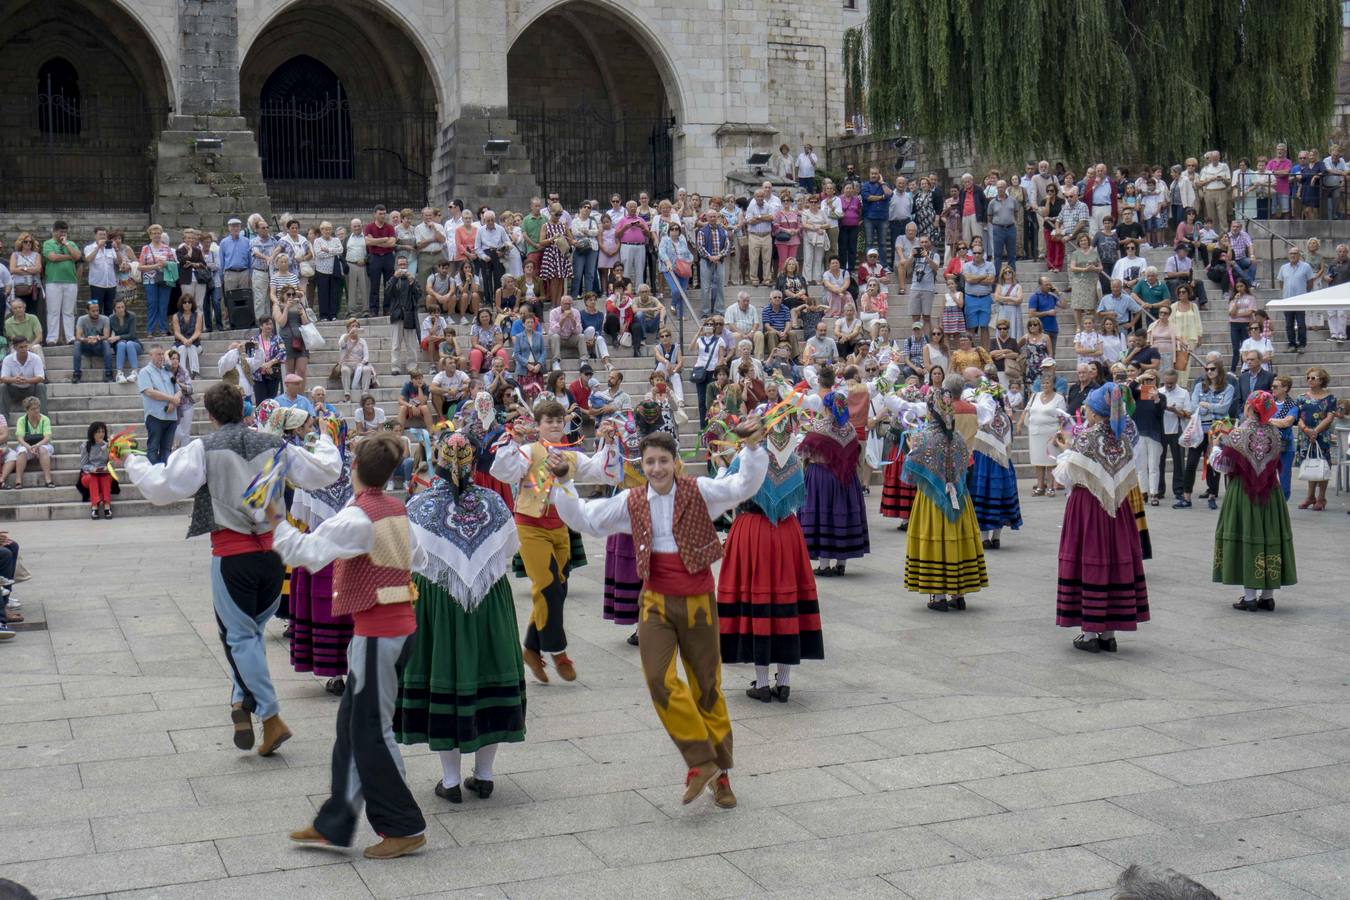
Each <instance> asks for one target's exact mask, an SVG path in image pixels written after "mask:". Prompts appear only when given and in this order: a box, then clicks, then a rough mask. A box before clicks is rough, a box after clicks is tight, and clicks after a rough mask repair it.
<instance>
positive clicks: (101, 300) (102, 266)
mask: <svg viewBox="0 0 1350 900" xmlns="http://www.w3.org/2000/svg"><path fill="white" fill-rule="evenodd" d="M83 258H84V261H85V264H86V265H88V267H89V269H88V278H89V296H90V297H92V298H93V299H95V300H97V301H98V304H99V309H100V311H102V313H103V315H105V316H110V315H112V311H113V302H114V301H116V299H117V281H118V275H119V273H121V272H125V271H126V270H127V269H128V268H130V263H131V261H130V259H128V258H127V251H126V248H124V247H123V246H122V233H121V232H120V231H119V232H116V233H115V234H113V235H109V233H108V229H106V228H102V227H99V228H95V229H94V239H93V241H91V242H90V243H88V244H86V245H85V247H84V253H83Z"/></svg>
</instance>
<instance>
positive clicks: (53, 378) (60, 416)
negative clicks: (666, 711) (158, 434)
mask: <svg viewBox="0 0 1350 900" xmlns="http://www.w3.org/2000/svg"><path fill="white" fill-rule="evenodd" d="M1145 255H1146V258H1147V259H1148V260H1149V262H1150V263H1151V264H1153V265H1157V266H1158V267H1159V268H1161V267H1162V265H1163V263H1164V262H1165V260H1166V256H1167V251H1147V252H1146V254H1145ZM1269 271H1270V270H1269V268H1268V266H1265V265H1263V266H1262V269H1261V272H1260V274H1261V279H1262V280H1261V285H1262V287H1261V288H1260V289H1258V292H1257V293H1258V296H1261V297H1263V298H1265V297H1269V296H1271V295H1272V294H1273V290H1272V289H1271V285H1270V279H1269ZM1043 274H1046V272H1045V265H1044V263H1043V262H1035V261H1028V260H1024V261H1022V262H1021V263H1019V264H1018V277H1019V280H1020V281H1021V283H1022V285H1023V289H1024V292H1025V293H1027V294H1028V295H1029V294H1030V292H1031V291H1033V290H1035V288H1036V282H1037V279H1038V278H1039V277H1040V276H1041V275H1043ZM1049 274H1050V277H1051V279H1052V280H1053V281H1054V282H1055V284H1056V285H1058V286H1059V287H1060V288H1061V289H1064V290H1066V291H1067V287H1068V278H1067V276H1066V275H1064V274H1062V273H1061V274H1057V273H1049ZM738 290H740V288H737V287H728V290H727V295H728V297H734V296H735V293H736V291H738ZM746 290H748V291H750V293H751V298H752V302H754V303H756V304H758V305H763V304H766V303H767V302H768V290H767V289H765V288H746ZM694 293H695V296H694V300H695V306H696V307H700V308H701V305H702V304H701V301H700V298H698V296H697V292H694ZM906 299H907V298H905V297H901V296H899V295H896V294H892V296H891V302H890V307H891V312H890V315H889V317H888V318H889V321H890V323H891V330H892V334H894V335H898V336H904V335H906V334H908V332H909V316H908V314H907V313H906V312H905V308H906V303H905V301H906ZM1202 318H1203V321H1204V327H1205V334H1206V340H1205V344H1206V346H1209V347H1214V348H1217V349H1220V350H1221V351H1223V353H1224V356H1225V359H1227V357H1228V355H1229V343H1228V325H1227V316H1226V306H1225V305H1224V304H1223V303H1220V302H1217V301H1215V302H1211V304H1210V308H1209V309H1208V310H1206V311H1205V312H1203V313H1202ZM1071 324H1072V318H1071V316H1062V317H1061V329H1062V330H1061V340H1060V341H1059V348H1058V353H1057V355H1056V359H1057V361H1058V363H1059V371H1060V373H1061V374H1062V375H1064V376H1065V377H1067V378H1069V379H1070V380H1072V373H1073V369H1074V362H1075V355H1074V353H1073V349H1072V346H1071V343H1072V341H1071V339H1069V338H1070V335H1069V334H1068V331H1067V330H1065V329H1066V326H1067V328H1071ZM695 327H696V325H695V323H694V322H693V320H692V319H686V320H685V335H686V343H687V342H688V341H689V340H692V337H693V334H694V328H695ZM320 329H321V331H322V332H323V333H324V335H325V338H326V339H327V340H328V345H327V346H326V347H325V348H324V349H323V350H318V351H315V352H313V353H312V354H311V356H310V365H309V372H310V377H309V386H311V387H312V386H313V385H316V384H327V385H328V388H329V389H328V398H329V401H330V402H332V403H334V404H335V405H336V406H337V407H338V408H339V410H340V411H341V412H342V413H343V414H344V415H352V414H353V413H354V409H355V403H354V402H353V403H342V402H340V401H341V388H340V386H338V385H337V384H336V383H332V382H329V381H328V375H329V372H330V370H331V369H332V368H333V366H334V364H335V363H336V361H337V340H338V338H339V337H340V336H341V333H342V327H341V325H340V324H339V323H325V324H323V325H321V326H320ZM387 329H388V325H387V320H385V319H371V320H367V321H366V329H365V337H366V340H367V342H368V343H369V345H370V351H371V356H372V361H373V363H374V365H375V367H376V371H377V372H379V373H380V374H381V375H382V376H383V377H382V378H381V385H382V386H381V387H378V388H375V389H373V390H372V391H371V394H372V395H373V396H374V397H375V399H376V403H377V404H378V405H379V406H381V407H382V408H383V409H384V410H385V411H386V413H389V414H391V415H392V414H393V413H394V411H395V409H396V407H397V397H398V390H399V388H400V387H401V386H402V383H403V381H404V379H403V378H402V377H395V376H391V375H390V374H389V373H390V354H389V347H390V345H389V340H388V337H387ZM1275 331H1276V337H1277V338H1283V336H1284V331H1283V321H1282V320H1280V319H1278V318H1277V321H1276V323H1275ZM245 337H247V334H246V333H245V332H216V333H213V334H211V335H208V336H207V339H206V340H204V341H203V342H202V369H203V371H202V377H201V378H199V379H198V380H197V381H196V383H195V385H194V392H195V396H196V400H197V402H196V413H195V419H194V422H193V434H197V435H200V434H204V433H206V432H207V431H208V430H209V429H210V427H211V426H210V423H209V422H208V421H207V417H206V414H205V412H204V411H203V410H202V408H201V397H202V396H203V395H204V394H205V392H206V389H207V388H208V387H210V386H211V385H212V384H214V383H216V381H217V380H218V376H217V372H216V360H217V359H219V357H220V355H221V354H222V353H223V352H224V351H225V349H226V347H227V345H228V344H229V342H231V341H236V340H243V339H244V338H245ZM460 343H461V347H462V348H463V346H464V344H465V339H464V338H460ZM1276 346H1277V351H1276V357H1275V360H1276V368H1277V370H1278V371H1281V372H1286V373H1292V374H1293V375H1294V376H1295V390H1296V391H1301V390H1302V388H1303V378H1302V375H1303V372H1304V370H1305V369H1306V368H1308V367H1309V366H1314V365H1317V366H1322V367H1324V368H1326V369H1327V370H1328V371H1329V372H1330V373H1331V376H1332V390H1333V392H1335V393H1337V395H1338V396H1339V395H1341V394H1345V393H1346V392H1347V391H1350V344H1347V345H1336V344H1332V343H1331V342H1329V341H1328V340H1327V333H1326V332H1325V331H1313V332H1311V334H1310V340H1309V346H1308V349H1307V352H1305V353H1303V354H1300V355H1298V356H1297V357H1295V356H1293V355H1292V354H1289V353H1287V352H1285V351H1283V350H1282V349H1279V348H1280V346H1281V344H1280V341H1279V340H1276ZM611 353H612V357H611V359H612V361H613V363H614V365H615V367H616V368H617V369H619V370H620V371H621V372H623V373H624V383H625V385H626V386H627V387H628V389H629V392H630V393H632V394H633V395H635V396H638V395H640V394H641V393H643V392H644V391H645V386H646V378H647V375H648V373H649V372H650V371H651V368H652V362H651V359H650V355H649V354H644V355H643V356H641V357H636V358H635V357H634V356H633V355H632V351H631V350H629V349H627V348H621V347H615V348H613V349H612V351H611ZM46 360H47V374H48V378H49V380H50V383H49V385H48V397H49V414H50V416H51V419H52V430H53V440H54V443H55V444H56V450H57V455H56V457H55V459H54V462H55V465H54V467H53V478H54V480H55V481H56V483H57V485H58V486H57V487H55V488H46V487H41V486H38V487H34V486H32V485H34V484H40V483H41V480H40V470H39V469H37V467H36V466H33V467H30V468H29V472H28V474H27V475H26V484H27V485H28V486H26V487H24V488H22V489H19V490H13V489H11V490H8V491H4V492H3V493H0V521H5V520H32V519H56V518H83V517H85V516H87V515H88V510H87V508H86V506H85V504H84V503H83V502H81V501H80V498H79V494H78V493H77V490H76V487H75V484H76V481H77V478H78V471H77V469H78V463H79V453H80V446H81V443H82V442H83V441H84V439H85V433H86V430H87V428H88V425H89V423H90V422H93V421H96V420H97V421H104V422H106V423H107V424H108V426H109V428H110V430H111V431H113V432H115V431H118V430H120V429H122V428H125V427H128V426H134V427H136V428H137V430H138V433H141V434H142V435H143V426H142V419H143V416H142V413H141V403H140V397H139V395H138V394H137V392H136V388H135V386H134V384H124V385H119V384H116V383H113V384H106V383H103V382H102V381H101V372H99V370H98V368H97V366H92V367H91V366H90V365H86V367H85V378H86V381H85V383H84V384H80V385H73V384H71V383H70V375H71V365H72V364H71V355H70V351H69V349H67V348H54V347H53V348H47V352H46ZM88 362H89V363H93V360H89V361H88ZM420 365H421V367H422V368H423V369H424V370H428V371H429V369H430V366H429V364H428V363H427V362H426V361H425V360H423V361H422V362H421V363H420ZM577 365H578V360H577V359H576V358H575V357H572V356H567V357H565V358H564V360H563V367H564V369H566V371H567V372H568V379H569V380H571V379H572V378H573V377H575V373H576V367H577ZM1193 368H1194V367H1193ZM694 390H695V388H694V385H693V384H692V383H690V382H688V380H687V379H686V384H685V393H686V396H685V409H686V412H687V413H688V414H689V417H690V421H689V422H687V423H686V424H685V425H684V426H682V428H681V443H682V445H683V446H684V447H693V446H696V444H697V431H698V429H697V418H698V414H697V410H698V402H697V396H696V394H695V393H694ZM355 399H356V398H353V400H354V401H355ZM1012 458H1013V461H1014V463H1015V464H1016V465H1019V466H1025V465H1026V460H1027V447H1026V439H1025V437H1018V438H1017V439H1016V440H1015V442H1014V452H1013V456H1012ZM1023 474H1026V473H1023ZM876 478H877V480H879V478H880V476H879V475H878V476H876ZM121 487H122V493H121V494H120V495H119V497H118V501H117V503H116V506H117V513H118V514H119V515H145V514H151V513H164V512H176V511H181V510H182V509H184V508H186V504H180V505H177V506H170V507H153V506H152V505H151V504H149V503H148V502H146V501H144V500H142V499H141V498H140V495H139V493H138V492H137V490H136V488H135V487H134V486H133V485H131V484H129V483H128V484H123V485H122V486H121Z"/></svg>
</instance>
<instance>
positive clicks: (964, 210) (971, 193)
mask: <svg viewBox="0 0 1350 900" xmlns="http://www.w3.org/2000/svg"><path fill="white" fill-rule="evenodd" d="M961 215H963V216H973V215H975V190H974V189H973V188H972V189H971V190H968V191H966V199H965V201H964V202H963V203H962V204H961ZM366 228H367V229H369V228H370V226H369V225H367V226H366Z"/></svg>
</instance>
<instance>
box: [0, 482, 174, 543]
mask: <svg viewBox="0 0 1350 900" xmlns="http://www.w3.org/2000/svg"><path fill="white" fill-rule="evenodd" d="M39 490H44V491H45V492H46V493H47V494H60V495H63V496H67V497H71V496H73V497H74V499H70V500H57V501H54V502H38V503H32V504H26V505H23V506H7V505H3V504H0V522H45V521H49V520H55V519H88V518H89V504H87V503H84V502H83V501H81V500H80V499H79V496H78V495H76V494H73V493H71V492H70V489H67V490H62V489H60V488H54V489H51V490H47V489H45V488H41V489H39ZM6 493H8V492H6ZM191 510H192V501H190V500H184V501H182V502H181V503H171V504H169V505H167V506H155V505H154V504H153V503H150V502H149V501H148V500H141V499H135V500H131V499H122V497H120V496H119V497H118V498H116V499H114V500H113V513H114V515H115V516H117V517H127V518H133V517H139V516H173V515H186V514H187V513H188V512H190V511H191ZM100 521H102V520H100ZM98 526H99V523H98V522H90V523H89V527H90V528H97V527H98ZM183 532H184V533H185V534H186V533H187V523H186V522H184V525H183Z"/></svg>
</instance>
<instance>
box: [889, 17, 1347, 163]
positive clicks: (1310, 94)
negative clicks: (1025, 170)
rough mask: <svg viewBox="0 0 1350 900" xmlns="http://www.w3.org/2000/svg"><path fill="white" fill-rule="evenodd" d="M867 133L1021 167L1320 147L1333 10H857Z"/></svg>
mask: <svg viewBox="0 0 1350 900" xmlns="http://www.w3.org/2000/svg"><path fill="white" fill-rule="evenodd" d="M866 44H867V46H866V61H865V67H866V73H867V88H866V105H867V112H868V116H869V118H870V119H871V122H872V124H873V127H875V128H886V127H887V126H889V125H895V126H898V127H899V128H900V129H902V130H904V131H907V132H909V133H911V134H914V135H915V136H918V137H922V138H924V139H925V140H928V141H933V142H958V143H963V144H968V145H970V146H972V147H974V148H975V149H977V150H978V151H979V152H980V153H981V154H987V155H991V156H994V157H1001V158H1007V159H1017V158H1021V157H1022V156H1024V155H1025V154H1027V153H1028V152H1030V151H1033V150H1037V149H1044V150H1047V151H1055V152H1057V153H1060V154H1063V155H1064V156H1065V157H1066V158H1069V159H1085V158H1088V157H1110V158H1112V159H1129V158H1132V157H1133V158H1140V159H1149V160H1157V161H1163V160H1175V159H1181V158H1183V157H1185V156H1191V155H1196V154H1198V153H1199V152H1201V151H1202V150H1204V149H1207V148H1211V147H1220V148H1223V149H1224V150H1225V151H1226V152H1230V153H1235V152H1242V153H1245V152H1249V151H1252V150H1255V149H1258V148H1262V149H1263V148H1266V147H1268V146H1269V145H1271V144H1273V143H1274V142H1276V141H1279V140H1284V141H1287V142H1289V143H1290V144H1292V145H1300V146H1313V145H1317V146H1320V145H1321V144H1322V143H1324V141H1325V138H1326V134H1327V132H1328V130H1329V128H1330V119H1331V111H1332V106H1333V101H1334V99H1335V91H1336V67H1337V63H1338V62H1339V59H1340V47H1341V10H1340V4H1339V3H1337V2H1335V0H1285V2H1283V3H1274V2H1271V0H1211V2H1208V3H1199V4H1197V3H1194V2H1189V3H1188V2H1184V0H870V3H869V8H868V20H867V25H866Z"/></svg>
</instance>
